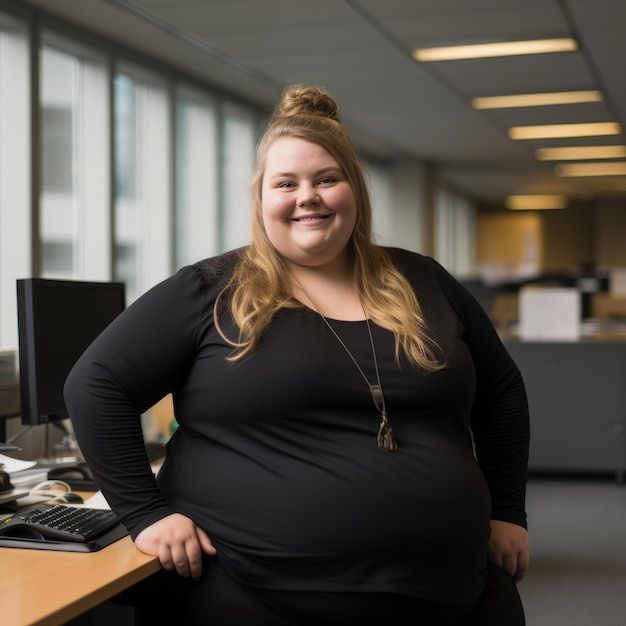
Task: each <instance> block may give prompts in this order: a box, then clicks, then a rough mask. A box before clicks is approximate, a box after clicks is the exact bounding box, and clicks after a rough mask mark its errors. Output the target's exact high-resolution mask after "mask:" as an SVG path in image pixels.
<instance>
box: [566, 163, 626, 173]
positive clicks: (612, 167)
mask: <svg viewBox="0 0 626 626" xmlns="http://www.w3.org/2000/svg"><path fill="white" fill-rule="evenodd" d="M554 173H555V174H556V175H557V176H624V175H626V162H619V163H615V162H612V163H568V164H567V165H557V166H556V167H555V168H554Z"/></svg>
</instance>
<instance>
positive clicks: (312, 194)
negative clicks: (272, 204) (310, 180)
mask: <svg viewBox="0 0 626 626" xmlns="http://www.w3.org/2000/svg"><path fill="white" fill-rule="evenodd" d="M319 203H320V197H319V194H318V193H317V190H316V189H315V187H314V186H313V185H301V186H300V190H299V193H298V206H309V205H312V206H316V205H318V204H319Z"/></svg>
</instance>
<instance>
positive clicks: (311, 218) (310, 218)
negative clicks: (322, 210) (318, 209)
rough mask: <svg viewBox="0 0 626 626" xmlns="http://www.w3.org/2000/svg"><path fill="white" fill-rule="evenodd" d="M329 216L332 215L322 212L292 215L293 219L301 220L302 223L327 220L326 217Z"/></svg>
mask: <svg viewBox="0 0 626 626" xmlns="http://www.w3.org/2000/svg"><path fill="white" fill-rule="evenodd" d="M329 217H330V215H322V214H314V215H301V216H300V217H292V218H291V221H292V222H300V223H307V222H319V221H320V220H325V219H328V218H329Z"/></svg>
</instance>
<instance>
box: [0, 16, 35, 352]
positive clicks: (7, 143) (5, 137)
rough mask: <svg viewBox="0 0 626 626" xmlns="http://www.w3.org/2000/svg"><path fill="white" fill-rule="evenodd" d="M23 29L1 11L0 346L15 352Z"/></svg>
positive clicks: (24, 201) (23, 203) (25, 56)
mask: <svg viewBox="0 0 626 626" xmlns="http://www.w3.org/2000/svg"><path fill="white" fill-rule="evenodd" d="M30 98H31V86H30V61H29V40H28V28H27V25H26V24H25V23H24V22H22V21H21V20H18V19H15V18H13V17H11V16H9V15H7V14H5V13H2V12H0V133H1V140H0V302H1V303H2V307H0V346H2V347H3V348H9V349H15V348H17V303H16V292H15V281H16V279H17V278H24V277H25V276H30V275H31V272H32V265H31V258H32V246H31V215H30V208H31V193H30V189H31V176H30V172H31V150H30V145H31V133H30V124H31V116H30Z"/></svg>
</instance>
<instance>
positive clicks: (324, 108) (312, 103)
mask: <svg viewBox="0 0 626 626" xmlns="http://www.w3.org/2000/svg"><path fill="white" fill-rule="evenodd" d="M276 114H277V117H290V116H293V115H317V116H319V117H327V118H330V119H332V120H335V121H336V122H341V119H340V118H339V107H338V106H337V103H336V102H335V100H334V98H333V97H332V96H331V95H330V94H329V93H327V92H325V91H322V90H321V89H318V88H317V87H307V86H302V85H292V86H290V87H287V88H286V89H285V91H283V95H282V98H281V99H280V103H279V106H278V110H277V111H276Z"/></svg>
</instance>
